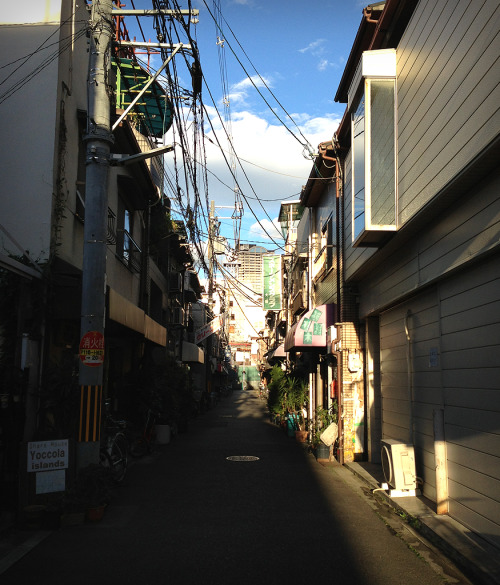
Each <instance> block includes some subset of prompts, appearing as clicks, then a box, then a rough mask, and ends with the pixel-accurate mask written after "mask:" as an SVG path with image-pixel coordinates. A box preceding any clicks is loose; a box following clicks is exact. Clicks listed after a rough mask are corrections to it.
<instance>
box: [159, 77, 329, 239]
mask: <svg viewBox="0 0 500 585" xmlns="http://www.w3.org/2000/svg"><path fill="white" fill-rule="evenodd" d="M242 87H243V88H244V87H245V84H244V83H243V84H242ZM206 109H207V114H208V116H209V117H210V120H211V123H212V125H213V127H214V129H215V135H214V131H213V130H212V128H211V127H210V126H209V125H208V123H207V124H206V128H205V135H206V140H205V149H206V156H207V169H208V171H209V172H208V197H207V198H208V200H209V201H212V200H213V201H214V202H215V205H216V208H217V207H219V209H216V215H217V216H218V217H224V219H223V220H221V235H223V236H225V237H227V238H228V240H229V243H230V244H231V245H232V239H233V235H234V231H233V222H232V220H231V216H232V213H233V210H232V209H230V208H229V209H228V208H222V206H229V207H232V206H234V202H235V192H234V190H233V189H234V187H235V186H236V185H235V181H234V179H233V177H232V176H231V172H230V171H229V169H228V164H229V165H230V164H231V163H234V169H235V175H236V179H237V184H238V186H239V189H240V191H241V193H242V196H241V198H242V201H243V205H244V215H243V221H242V225H241V241H243V242H244V241H262V242H264V243H263V245H266V244H265V242H266V241H267V242H268V241H270V239H269V236H268V235H267V234H266V233H265V231H267V232H268V234H270V235H271V236H272V238H273V239H276V240H279V233H280V232H279V231H276V229H274V228H273V226H272V223H271V221H272V218H276V217H277V216H278V212H279V208H280V204H281V202H282V201H285V200H291V199H298V198H299V196H300V192H301V189H302V186H303V185H305V183H306V182H307V179H308V177H309V173H310V172H311V169H312V164H313V161H312V160H311V158H306V157H304V154H306V155H307V151H305V149H304V146H303V144H304V142H305V140H304V137H303V136H305V138H306V139H307V141H308V143H309V144H310V148H311V149H312V151H313V152H317V145H318V144H319V143H320V142H323V141H325V140H329V139H331V137H332V135H333V133H334V132H335V131H336V129H337V127H338V124H339V122H340V119H339V118H338V117H335V116H333V115H332V116H322V117H315V118H313V117H311V116H310V115H308V114H304V113H294V114H291V116H292V118H293V120H295V122H296V124H297V126H298V127H299V128H300V131H301V132H302V134H303V136H301V135H300V134H299V132H298V130H297V128H295V127H294V125H293V124H292V122H291V121H290V120H289V119H288V118H286V121H287V124H288V127H289V128H290V129H291V130H292V132H293V134H294V135H295V136H296V137H297V139H296V138H294V136H293V135H292V134H291V133H290V132H289V131H288V130H287V129H286V128H285V127H284V126H283V125H281V124H279V121H278V120H276V122H274V121H273V122H269V121H268V120H266V119H264V118H263V117H262V115H258V114H256V113H253V112H250V111H248V110H240V111H236V112H234V111H233V112H232V121H231V127H232V142H233V145H234V149H235V152H236V155H237V157H238V158H234V159H231V155H230V147H229V144H228V140H227V137H226V134H225V132H224V129H223V128H222V123H221V120H220V119H219V117H218V115H217V113H216V111H215V109H214V108H213V107H208V106H207V108H206ZM268 114H269V112H266V115H268ZM283 119H284V120H285V117H284V116H283ZM188 134H190V133H188ZM166 141H167V143H168V141H169V139H168V138H167V139H166ZM217 141H219V142H220V144H221V146H222V148H223V149H224V155H225V158H226V160H227V162H226V160H225V158H224V156H223V153H221V151H220V149H219V147H218V145H217ZM178 148H179V147H176V149H177V156H178V157H179V156H180V151H179V150H178ZM238 159H239V160H240V161H241V165H242V166H243V169H242V168H241V167H240V164H239V162H238ZM166 160H167V164H168V163H169V161H171V160H172V156H171V155H167V157H166ZM200 161H201V159H200ZM199 169H200V170H201V168H200V167H199ZM200 178H201V173H200ZM200 184H201V183H200ZM191 200H192V196H191ZM202 201H203V202H205V193H203V194H202ZM256 218H258V219H259V220H261V222H262V224H263V225H264V228H265V231H264V229H262V227H261V226H259V225H258V223H257V220H256Z"/></svg>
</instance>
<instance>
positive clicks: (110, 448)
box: [99, 413, 128, 483]
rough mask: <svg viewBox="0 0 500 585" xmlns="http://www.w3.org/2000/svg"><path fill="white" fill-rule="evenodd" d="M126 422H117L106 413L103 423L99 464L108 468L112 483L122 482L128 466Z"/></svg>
mask: <svg viewBox="0 0 500 585" xmlns="http://www.w3.org/2000/svg"><path fill="white" fill-rule="evenodd" d="M126 426H127V422H126V421H124V420H117V419H115V418H113V417H112V416H111V415H110V414H109V413H106V418H105V422H104V437H103V440H101V448H100V452H99V462H100V464H101V465H102V466H103V467H106V468H109V470H110V472H111V477H112V479H113V481H114V482H116V483H120V482H121V481H123V478H124V477H125V474H126V472H127V464H128V441H127V437H126V436H125V428H126Z"/></svg>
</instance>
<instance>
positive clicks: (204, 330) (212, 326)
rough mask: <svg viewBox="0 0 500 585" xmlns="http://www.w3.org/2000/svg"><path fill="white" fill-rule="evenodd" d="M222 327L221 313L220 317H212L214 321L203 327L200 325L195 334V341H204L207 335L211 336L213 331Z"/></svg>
mask: <svg viewBox="0 0 500 585" xmlns="http://www.w3.org/2000/svg"><path fill="white" fill-rule="evenodd" d="M220 328H221V317H220V315H219V316H218V317H215V319H212V321H210V323H207V324H206V325H204V326H203V327H200V329H198V330H197V331H196V333H195V336H194V342H195V343H200V342H201V341H203V340H204V339H206V338H207V337H210V335H212V333H215V332H216V331H219V329H220Z"/></svg>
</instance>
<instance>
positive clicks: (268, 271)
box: [262, 254, 281, 311]
mask: <svg viewBox="0 0 500 585" xmlns="http://www.w3.org/2000/svg"><path fill="white" fill-rule="evenodd" d="M262 275H263V279H264V282H263V288H262V290H263V296H262V308H263V309H264V311H280V310H281V256H277V255H275V254H264V255H263V256H262Z"/></svg>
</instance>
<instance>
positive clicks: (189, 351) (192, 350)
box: [182, 341, 205, 364]
mask: <svg viewBox="0 0 500 585" xmlns="http://www.w3.org/2000/svg"><path fill="white" fill-rule="evenodd" d="M182 361H183V362H191V363H196V364H204V363H205V354H204V352H203V350H202V349H201V347H198V346H197V345H195V344H194V343H189V341H183V342H182Z"/></svg>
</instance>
